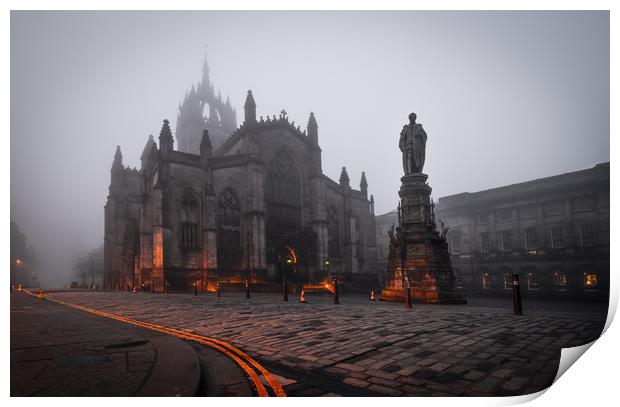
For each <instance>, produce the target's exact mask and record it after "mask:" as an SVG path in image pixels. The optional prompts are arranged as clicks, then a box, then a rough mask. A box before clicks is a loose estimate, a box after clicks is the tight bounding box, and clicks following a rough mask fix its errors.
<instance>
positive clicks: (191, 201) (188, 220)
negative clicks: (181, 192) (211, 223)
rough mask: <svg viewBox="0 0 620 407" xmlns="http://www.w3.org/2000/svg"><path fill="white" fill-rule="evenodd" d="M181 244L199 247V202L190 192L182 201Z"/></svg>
mask: <svg viewBox="0 0 620 407" xmlns="http://www.w3.org/2000/svg"><path fill="white" fill-rule="evenodd" d="M180 238H181V246H183V247H198V246H199V244H198V202H197V200H196V198H195V197H194V195H193V194H191V193H188V194H186V196H185V197H184V198H183V200H182V201H181V236H180Z"/></svg>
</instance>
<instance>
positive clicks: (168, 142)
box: [159, 119, 174, 155]
mask: <svg viewBox="0 0 620 407" xmlns="http://www.w3.org/2000/svg"><path fill="white" fill-rule="evenodd" d="M173 146H174V139H173V138H172V131H171V130H170V122H169V121H168V119H164V124H163V126H162V127H161V132H160V133H159V150H160V151H161V152H162V154H163V155H167V154H168V153H170V152H171V151H172V150H173V148H174V147H173Z"/></svg>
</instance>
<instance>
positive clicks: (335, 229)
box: [327, 206, 340, 258]
mask: <svg viewBox="0 0 620 407" xmlns="http://www.w3.org/2000/svg"><path fill="white" fill-rule="evenodd" d="M327 247H328V249H327V251H328V255H329V257H330V258H334V257H340V221H339V220H338V210H337V209H336V207H334V206H330V207H329V208H328V210H327Z"/></svg>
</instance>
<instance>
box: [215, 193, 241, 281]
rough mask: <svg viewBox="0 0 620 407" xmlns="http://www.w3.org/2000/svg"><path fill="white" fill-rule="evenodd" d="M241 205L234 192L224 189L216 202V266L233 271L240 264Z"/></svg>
mask: <svg viewBox="0 0 620 407" xmlns="http://www.w3.org/2000/svg"><path fill="white" fill-rule="evenodd" d="M240 250H241V206H240V205H239V200H238V199H237V196H236V195H235V193H234V192H233V191H232V190H231V189H230V188H228V189H226V190H225V191H224V192H223V193H222V194H221V195H220V199H219V200H218V203H217V262H218V268H219V269H220V270H224V271H234V270H237V269H239V267H240V266H241V253H240Z"/></svg>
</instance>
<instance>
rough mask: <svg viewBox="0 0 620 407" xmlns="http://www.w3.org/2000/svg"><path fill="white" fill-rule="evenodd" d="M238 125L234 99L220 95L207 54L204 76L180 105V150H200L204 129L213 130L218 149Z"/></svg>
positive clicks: (213, 139) (178, 134) (213, 138)
mask: <svg viewBox="0 0 620 407" xmlns="http://www.w3.org/2000/svg"><path fill="white" fill-rule="evenodd" d="M236 128H237V116H236V111H235V109H233V107H232V106H231V104H230V99H229V98H228V97H227V98H226V101H225V102H224V101H223V100H222V95H221V94H220V92H218V94H217V96H216V94H215V91H214V87H213V84H212V83H211V80H210V79H209V65H208V64H207V58H206V56H205V60H204V64H203V66H202V80H201V81H200V82H199V83H198V85H197V86H193V85H192V88H191V90H190V91H189V93H186V94H185V98H184V99H183V102H182V103H181V104H180V105H179V114H178V116H177V128H176V139H177V143H178V144H177V145H178V149H179V151H183V152H186V153H192V154H200V142H201V138H202V132H203V130H204V129H207V130H209V136H210V138H211V141H212V143H213V148H214V149H217V148H218V147H219V146H220V145H221V144H222V143H223V142H224V140H226V138H228V136H229V135H230V134H231V133H232V132H233V131H235V129H236Z"/></svg>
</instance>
